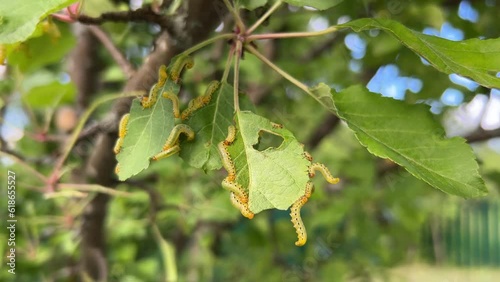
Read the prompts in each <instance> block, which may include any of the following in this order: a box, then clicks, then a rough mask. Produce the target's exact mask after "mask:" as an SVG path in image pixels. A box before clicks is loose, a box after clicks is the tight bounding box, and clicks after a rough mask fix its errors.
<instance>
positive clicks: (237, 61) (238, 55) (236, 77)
mask: <svg viewBox="0 0 500 282" xmlns="http://www.w3.org/2000/svg"><path fill="white" fill-rule="evenodd" d="M241 50H242V43H241V41H239V40H238V41H236V49H235V51H234V52H235V53H236V58H235V60H234V81H233V83H234V110H235V111H236V112H239V111H240V100H239V96H238V95H239V91H238V88H239V77H240V60H241Z"/></svg>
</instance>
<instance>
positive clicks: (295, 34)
mask: <svg viewBox="0 0 500 282" xmlns="http://www.w3.org/2000/svg"><path fill="white" fill-rule="evenodd" d="M338 29H339V28H338V27H337V26H335V25H334V26H331V27H329V28H327V29H324V30H320V31H312V32H305V31H304V32H285V33H262V34H253V35H249V36H248V37H247V42H251V41H253V40H259V39H278V38H298V37H314V36H321V35H325V34H329V33H332V32H335V31H337V30H338Z"/></svg>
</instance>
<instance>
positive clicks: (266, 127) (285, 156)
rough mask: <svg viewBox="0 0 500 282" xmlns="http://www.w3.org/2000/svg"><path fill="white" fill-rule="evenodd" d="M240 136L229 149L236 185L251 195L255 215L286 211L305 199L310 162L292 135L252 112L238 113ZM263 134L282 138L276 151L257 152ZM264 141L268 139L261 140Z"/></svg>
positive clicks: (271, 149) (251, 204)
mask: <svg viewBox="0 0 500 282" xmlns="http://www.w3.org/2000/svg"><path fill="white" fill-rule="evenodd" d="M237 128H238V132H237V136H236V140H235V143H233V145H231V146H230V147H229V148H228V151H229V153H230V155H231V156H232V158H233V160H234V164H235V167H236V171H237V177H236V181H237V182H238V183H240V184H241V185H242V186H243V187H244V188H246V190H248V193H249V206H250V210H251V211H252V212H253V213H258V212H260V211H262V210H265V209H271V208H276V209H280V210H286V209H288V208H289V207H290V205H291V204H293V203H294V202H295V201H296V200H297V199H299V197H301V196H302V195H304V191H305V187H306V184H307V182H308V181H309V176H308V174H307V169H308V166H309V165H310V162H309V161H308V160H307V159H305V158H304V155H303V153H304V149H303V147H302V146H301V144H300V143H299V142H298V141H297V139H295V137H294V136H293V134H292V133H291V132H290V131H288V130H287V129H285V128H275V127H273V125H272V123H271V122H270V121H269V120H268V119H266V118H264V117H261V116H258V115H255V114H253V113H252V112H247V111H242V112H238V113H237ZM263 132H266V133H268V134H273V135H276V136H278V137H281V138H283V142H282V143H281V145H280V146H279V147H277V148H275V147H270V148H267V149H265V150H262V151H259V150H256V149H255V148H254V146H255V145H257V144H258V143H259V141H261V142H262V141H263V140H259V135H261V134H262V133H263ZM262 138H265V136H264V137H262Z"/></svg>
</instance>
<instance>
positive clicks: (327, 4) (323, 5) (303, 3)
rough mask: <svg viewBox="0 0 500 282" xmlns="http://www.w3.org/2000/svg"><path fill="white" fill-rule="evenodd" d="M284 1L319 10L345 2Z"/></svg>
mask: <svg viewBox="0 0 500 282" xmlns="http://www.w3.org/2000/svg"><path fill="white" fill-rule="evenodd" d="M283 2H285V3H288V4H291V5H294V6H299V7H303V6H309V7H313V8H316V9H318V10H326V9H329V8H331V7H333V6H336V5H338V4H340V3H342V2H344V0H283Z"/></svg>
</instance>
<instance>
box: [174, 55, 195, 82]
mask: <svg viewBox="0 0 500 282" xmlns="http://www.w3.org/2000/svg"><path fill="white" fill-rule="evenodd" d="M193 66H194V61H193V58H191V57H190V56H181V57H180V58H178V59H177V60H176V61H175V62H174V65H173V66H172V68H171V70H170V76H171V77H172V80H173V81H174V82H175V83H178V82H179V78H180V77H181V73H182V70H183V69H184V68H186V69H190V68H192V67H193Z"/></svg>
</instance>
